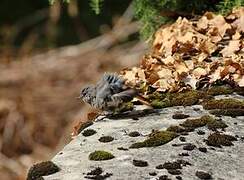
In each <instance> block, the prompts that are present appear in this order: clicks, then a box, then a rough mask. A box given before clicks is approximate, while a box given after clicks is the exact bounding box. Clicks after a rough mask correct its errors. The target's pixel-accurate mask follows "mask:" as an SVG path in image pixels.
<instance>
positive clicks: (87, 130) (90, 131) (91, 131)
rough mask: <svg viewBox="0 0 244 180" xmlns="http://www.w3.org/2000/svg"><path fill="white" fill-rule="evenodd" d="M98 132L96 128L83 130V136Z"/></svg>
mask: <svg viewBox="0 0 244 180" xmlns="http://www.w3.org/2000/svg"><path fill="white" fill-rule="evenodd" d="M96 133H97V132H96V131H95V130H94V129H86V130H84V131H83V132H82V135H83V136H86V137H87V136H92V135H94V134H96Z"/></svg>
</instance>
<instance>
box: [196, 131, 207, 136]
mask: <svg viewBox="0 0 244 180" xmlns="http://www.w3.org/2000/svg"><path fill="white" fill-rule="evenodd" d="M197 134H198V135H204V134H205V132H204V131H202V130H198V131H197Z"/></svg>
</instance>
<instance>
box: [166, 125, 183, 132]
mask: <svg viewBox="0 0 244 180" xmlns="http://www.w3.org/2000/svg"><path fill="white" fill-rule="evenodd" d="M167 131H171V132H175V133H182V132H186V128H184V127H182V126H170V127H168V128H167Z"/></svg>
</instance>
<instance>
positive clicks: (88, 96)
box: [79, 86, 95, 104]
mask: <svg viewBox="0 0 244 180" xmlns="http://www.w3.org/2000/svg"><path fill="white" fill-rule="evenodd" d="M94 94H95V88H94V87H93V86H86V87H84V88H83V89H81V91H80V97H79V98H80V99H82V100H83V101H85V102H87V103H89V104H90V102H91V100H92V98H93V97H94Z"/></svg>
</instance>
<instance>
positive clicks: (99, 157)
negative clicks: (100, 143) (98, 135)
mask: <svg viewBox="0 0 244 180" xmlns="http://www.w3.org/2000/svg"><path fill="white" fill-rule="evenodd" d="M113 158H114V155H113V154H111V153H110V152H107V151H94V152H92V153H90V155H89V159H90V160H92V161H104V160H109V159H113Z"/></svg>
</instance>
